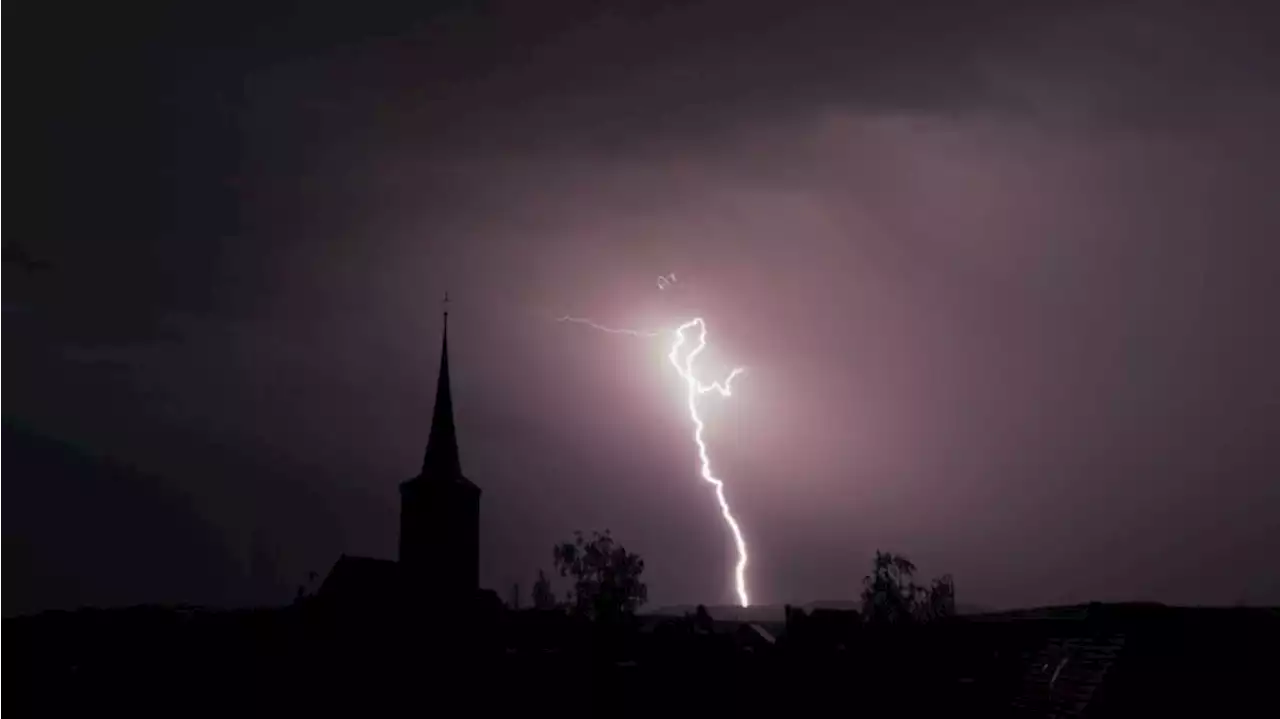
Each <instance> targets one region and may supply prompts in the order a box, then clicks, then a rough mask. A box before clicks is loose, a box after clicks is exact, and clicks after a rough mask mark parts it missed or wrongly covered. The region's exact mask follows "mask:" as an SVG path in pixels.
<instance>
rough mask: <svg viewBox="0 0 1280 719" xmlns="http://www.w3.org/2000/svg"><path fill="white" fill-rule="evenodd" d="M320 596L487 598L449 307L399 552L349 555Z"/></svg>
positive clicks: (408, 484)
mask: <svg viewBox="0 0 1280 719" xmlns="http://www.w3.org/2000/svg"><path fill="white" fill-rule="evenodd" d="M317 598H319V599H320V600H322V601H323V602H324V603H326V604H330V605H335V606H338V607H341V608H346V609H353V610H363V609H374V608H380V609H388V608H394V607H397V606H404V605H405V604H406V603H411V605H412V606H413V607H415V608H422V607H424V606H427V607H432V608H436V609H462V608H467V607H469V606H472V605H474V604H476V602H477V601H478V600H479V599H481V598H487V599H491V601H492V600H493V599H496V594H494V593H493V592H491V591H484V592H482V591H481V590H480V487H478V486H476V484H475V483H473V482H472V481H471V480H469V479H467V477H466V476H465V475H463V473H462V461H461V459H460V457H459V453H458V435H457V427H456V425H455V424H454V420H453V394H452V392H451V390H450V386H449V312H448V311H447V310H446V311H445V312H444V327H443V330H442V336H441V341H440V372H439V376H438V378H437V380H436V399H435V408H434V411H433V412H432V416H431V432H430V434H429V435H428V437H427V448H426V451H425V452H424V454H423V458H422V468H421V469H420V470H419V472H418V474H417V475H416V476H414V477H412V478H410V479H408V480H406V481H404V482H401V483H400V542H399V559H398V561H393V560H390V559H375V558H372V557H354V556H350V555H346V554H344V555H342V556H341V557H339V558H338V561H337V562H336V563H335V564H334V566H333V569H332V570H330V572H329V575H328V576H327V577H326V578H325V580H324V582H323V583H322V584H321V586H320V590H319V592H318V594H317Z"/></svg>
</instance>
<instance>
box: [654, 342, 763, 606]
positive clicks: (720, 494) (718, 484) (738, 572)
mask: <svg viewBox="0 0 1280 719" xmlns="http://www.w3.org/2000/svg"><path fill="white" fill-rule="evenodd" d="M693 327H697V328H698V346H697V347H694V348H693V349H691V350H689V353H688V354H686V355H685V356H684V363H683V364H682V363H681V362H680V348H681V347H683V346H684V343H685V334H684V333H685V330H688V329H691V328H693ZM706 348H707V323H706V322H705V321H704V320H703V319H702V318H701V317H695V318H693V319H691V320H689V321H688V322H685V323H684V324H682V325H680V327H679V328H678V329H676V341H675V343H674V344H672V345H671V353H670V354H668V355H667V359H669V360H671V366H672V367H675V368H676V372H679V373H680V377H681V379H683V380H684V381H685V385H686V386H687V387H688V393H687V395H686V397H687V402H688V405H689V419H690V420H692V421H693V442H694V444H696V445H698V459H699V460H700V462H701V466H700V468H699V471H700V473H701V475H702V478H703V479H704V480H706V481H707V482H709V483H711V484H712V485H713V486H714V487H715V489H716V501H717V502H719V503H720V514H721V515H722V516H723V517H724V523H725V524H727V525H729V531H731V532H733V541H734V543H735V544H736V545H737V546H738V564H737V566H736V567H735V568H734V573H733V576H734V584H735V588H736V589H737V591H738V603H739V604H741V605H742V606H744V607H747V606H750V604H751V599H750V597H748V596H747V556H748V555H747V541H746V540H745V539H743V537H742V528H741V527H740V526H738V520H736V519H734V517H733V511H732V510H731V509H730V508H729V500H727V499H725V496H724V481H723V480H721V479H719V478H717V477H716V476H715V474H713V473H712V472H711V457H710V454H709V453H708V452H707V443H706V442H704V441H703V440H702V430H703V429H705V427H706V424H705V423H703V421H702V417H700V416H699V415H698V397H699V395H704V394H706V393H708V392H716V393H718V394H719V395H720V396H721V397H729V396H731V395H732V394H733V380H734V378H735V377H737V376H738V375H740V374H742V372H743V368H741V367H735V368H734V369H733V371H732V372H730V373H729V376H728V377H726V378H725V380H724V382H723V383H721V382H712V383H711V384H703V383H702V382H699V381H698V377H697V375H695V374H694V373H693V361H694V360H695V359H697V358H698V355H699V354H702V350H704V349H706Z"/></svg>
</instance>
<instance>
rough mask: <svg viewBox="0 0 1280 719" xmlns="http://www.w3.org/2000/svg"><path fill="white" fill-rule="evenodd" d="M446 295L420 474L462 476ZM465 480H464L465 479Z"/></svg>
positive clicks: (440, 477)
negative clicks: (433, 399)
mask: <svg viewBox="0 0 1280 719" xmlns="http://www.w3.org/2000/svg"><path fill="white" fill-rule="evenodd" d="M448 301H449V297H448V295H445V302H446V306H445V307H446V308H445V310H444V330H443V332H442V333H441V339H440V374H439V377H437V379H436V405H435V410H434V411H433V412H432V415H431V434H430V435H429V436H428V437H427V451H426V453H425V454H424V455H423V458H422V476H424V477H428V476H429V477H436V478H439V479H444V480H455V481H458V480H463V476H462V461H461V460H460V459H459V457H458V433H457V429H456V428H455V426H454V423H453V393H452V392H451V391H450V389H449V310H448V305H447V303H448ZM464 481H465V480H464Z"/></svg>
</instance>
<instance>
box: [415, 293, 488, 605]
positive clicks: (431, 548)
mask: <svg viewBox="0 0 1280 719" xmlns="http://www.w3.org/2000/svg"><path fill="white" fill-rule="evenodd" d="M448 301H449V298H448V295H446V296H445V303H446V304H445V313H444V321H445V326H444V333H443V336H442V337H441V339H440V375H439V377H438V378H437V380H436V406H435V411H434V412H433V413H432V415H431V434H430V435H429V436H428V438H427V451H426V453H425V455H424V456H423V458H422V471H420V472H418V476H416V477H414V478H412V479H409V480H406V481H404V482H401V483H400V565H401V567H403V569H404V571H405V572H406V574H405V575H404V576H405V577H407V578H408V580H409V581H410V583H411V584H412V585H413V586H415V587H417V588H418V589H420V590H424V591H425V590H427V589H429V590H430V591H429V594H430V596H432V597H434V598H436V599H448V600H449V601H459V600H469V599H470V598H473V597H474V595H475V592H476V588H477V587H479V586H480V488H479V487H477V486H476V485H475V484H473V483H472V482H471V480H469V479H467V478H466V477H464V476H462V463H461V462H459V461H458V434H457V430H456V429H455V428H454V425H453V393H452V392H451V391H450V388H449V311H448Z"/></svg>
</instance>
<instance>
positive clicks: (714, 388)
mask: <svg viewBox="0 0 1280 719" xmlns="http://www.w3.org/2000/svg"><path fill="white" fill-rule="evenodd" d="M668 277H669V278H670V279H669V280H668V283H669V282H674V281H675V275H669V276H668ZM664 279H667V278H659V280H660V281H659V289H665V287H664V286H663V285H664V284H667V283H663V282H662V280H664ZM557 321H558V322H570V323H573V324H581V325H586V326H587V327H590V328H592V329H594V330H597V331H600V332H607V333H609V334H619V335H628V336H631V337H643V338H649V337H659V336H661V335H663V334H666V333H664V332H654V331H651V330H635V329H625V328H617V327H609V326H606V325H602V324H599V323H597V322H595V321H593V320H590V319H588V318H585V317H571V316H568V315H565V316H562V317H559V318H557ZM693 328H697V331H698V335H697V337H698V339H697V346H696V347H694V348H693V349H691V350H689V351H688V352H687V353H685V355H684V360H683V361H681V358H680V350H681V348H683V347H684V346H685V343H686V341H687V338H686V335H685V333H686V331H688V330H691V329H693ZM672 334H674V335H675V341H674V342H673V343H672V345H671V351H670V352H669V353H668V354H667V359H668V361H670V362H671V366H672V367H674V368H675V370H676V372H677V373H678V374H679V375H680V379H682V380H684V383H685V387H686V393H685V402H686V405H687V406H688V408H689V419H690V420H691V421H692V422H693V442H694V444H695V445H697V447H698V462H699V466H698V472H699V474H700V475H701V477H702V479H703V480H705V481H706V482H707V483H709V484H711V485H712V486H713V487H715V493H716V501H717V502H718V503H719V504H720V514H721V516H723V517H724V522H725V524H726V525H728V526H729V531H730V532H731V533H732V534H733V541H734V544H735V545H736V547H737V550H738V562H737V564H736V565H735V567H734V573H733V576H734V589H735V590H736V591H737V593H738V603H739V604H740V605H742V606H743V607H747V606H750V604H751V599H750V597H749V596H748V593H747V561H748V553H747V541H746V539H745V538H744V537H743V536H742V528H741V527H740V526H739V525H738V520H737V519H735V518H734V516H733V511H732V509H730V507H729V500H728V499H726V498H725V493H724V481H723V480H721V479H720V478H718V477H716V476H715V474H714V473H713V472H712V471H711V455H710V452H709V451H708V450H707V443H706V442H705V441H704V440H703V439H702V433H703V430H704V429H705V428H706V424H705V423H704V422H703V421H702V417H701V416H700V415H699V414H698V397H699V396H701V395H704V394H707V393H708V392H715V393H717V394H719V395H720V396H721V397H730V396H732V395H733V380H734V378H736V377H738V376H739V375H741V374H742V373H743V372H744V369H743V368H742V367H736V368H734V369H733V371H731V372H730V373H729V375H728V376H727V377H725V379H724V381H723V382H712V383H710V384H705V383H703V382H701V381H699V380H698V377H697V375H696V374H695V373H694V369H693V364H694V360H696V359H697V358H698V355H700V354H702V351H703V350H704V349H706V347H707V323H706V321H705V320H703V319H702V318H701V317H695V318H693V319H691V320H689V321H688V322H685V323H684V324H682V325H680V326H679V327H678V328H676V330H675V331H674V332H673V333H672Z"/></svg>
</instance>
